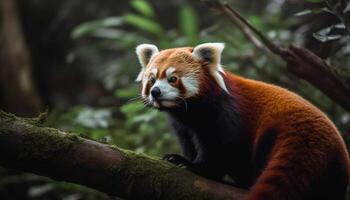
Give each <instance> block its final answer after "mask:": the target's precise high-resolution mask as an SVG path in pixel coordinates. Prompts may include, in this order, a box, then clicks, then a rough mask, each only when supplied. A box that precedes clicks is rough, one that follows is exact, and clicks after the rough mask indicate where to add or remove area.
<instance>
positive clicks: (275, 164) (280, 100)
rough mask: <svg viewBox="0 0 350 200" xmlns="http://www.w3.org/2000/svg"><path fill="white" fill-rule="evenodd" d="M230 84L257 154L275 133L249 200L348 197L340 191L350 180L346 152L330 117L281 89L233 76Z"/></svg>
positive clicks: (227, 79)
mask: <svg viewBox="0 0 350 200" xmlns="http://www.w3.org/2000/svg"><path fill="white" fill-rule="evenodd" d="M226 84H228V85H229V90H230V91H231V93H232V94H236V95H235V98H236V99H237V103H238V108H239V109H240V112H241V113H242V117H243V121H244V122H245V127H246V129H247V130H248V133H249V136H250V138H251V143H252V148H253V153H256V152H254V150H255V149H256V148H257V146H258V144H259V142H260V141H261V140H262V139H263V138H264V137H266V135H268V134H276V141H275V145H274V147H273V149H272V151H271V153H270V155H269V158H268V161H267V166H266V168H265V169H264V170H263V171H262V174H261V176H260V177H259V178H258V179H257V181H256V184H255V185H254V186H253V187H252V188H251V194H250V195H249V198H248V199H249V200H257V199H271V200H272V199H276V200H280V199H314V198H316V196H317V195H323V197H322V199H323V198H324V199H344V197H343V196H342V195H344V193H343V192H341V191H342V190H344V187H346V185H347V182H348V180H349V176H350V173H349V166H350V165H349V158H348V153H347V151H346V146H345V144H344V141H343V139H342V138H341V136H340V134H339V132H338V131H337V129H336V127H335V126H334V124H333V123H332V122H331V121H330V120H329V119H328V117H327V116H326V115H324V114H323V113H322V112H321V111H320V110H319V109H317V108H316V107H315V106H313V105H311V104H310V103H309V102H308V101H306V100H304V99H303V98H301V97H300V96H298V95H296V94H294V93H292V92H289V91H287V90H285V89H283V88H280V87H277V86H273V85H270V84H266V83H262V82H259V81H253V80H249V79H245V78H242V77H238V76H235V75H232V74H230V73H227V75H226ZM325 179H328V180H325ZM311 188H313V189H312V190H310V189H311ZM286 194H288V195H286ZM301 194H302V195H305V196H299V195H301ZM327 195H329V196H327Z"/></svg>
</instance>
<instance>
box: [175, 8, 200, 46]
mask: <svg viewBox="0 0 350 200" xmlns="http://www.w3.org/2000/svg"><path fill="white" fill-rule="evenodd" d="M179 23H180V29H181V31H182V33H183V34H184V35H185V36H186V37H187V38H188V42H189V43H190V44H196V43H198V40H199V39H198V35H199V27H198V17H197V13H196V12H195V10H194V9H193V8H192V7H191V6H189V5H188V6H184V7H182V8H181V10H180V12H179Z"/></svg>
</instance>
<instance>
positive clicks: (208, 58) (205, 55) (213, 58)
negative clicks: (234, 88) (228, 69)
mask: <svg viewBox="0 0 350 200" xmlns="http://www.w3.org/2000/svg"><path fill="white" fill-rule="evenodd" d="M224 48H225V44H224V43H204V44H200V45H198V46H196V47H194V49H193V53H192V55H193V57H194V59H196V60H201V61H203V62H205V63H206V65H207V66H209V67H210V72H211V74H212V75H213V77H214V79H215V80H216V82H217V83H218V85H219V86H220V87H221V88H222V89H223V90H224V91H226V92H227V93H228V90H227V87H226V84H225V81H224V79H223V77H222V74H225V72H224V70H223V69H222V66H221V53H222V51H223V50H224Z"/></svg>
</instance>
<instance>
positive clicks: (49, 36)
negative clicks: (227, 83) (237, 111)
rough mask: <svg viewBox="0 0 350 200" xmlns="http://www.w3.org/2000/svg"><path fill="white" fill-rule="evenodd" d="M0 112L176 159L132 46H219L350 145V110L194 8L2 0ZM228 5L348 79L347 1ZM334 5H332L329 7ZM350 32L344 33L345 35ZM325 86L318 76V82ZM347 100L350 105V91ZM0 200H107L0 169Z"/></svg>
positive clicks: (142, 2)
mask: <svg viewBox="0 0 350 200" xmlns="http://www.w3.org/2000/svg"><path fill="white" fill-rule="evenodd" d="M0 2H1V3H0V9H1V15H0V109H3V110H5V111H7V112H12V113H15V114H17V115H19V116H24V117H33V116H37V115H38V114H39V113H40V112H44V111H49V121H48V122H47V125H48V126H52V127H57V128H60V129H62V130H65V131H72V132H78V133H81V134H83V135H82V136H84V137H88V138H92V139H95V140H99V141H103V142H108V143H111V144H116V145H118V146H119V147H122V148H127V149H132V150H135V151H137V152H145V153H147V154H151V155H156V156H160V155H162V154H165V153H170V152H179V147H178V145H177V143H176V140H175V137H174V135H173V134H172V132H171V130H170V129H169V126H168V123H167V120H166V116H165V115H164V114H163V113H160V112H158V111H156V110H152V109H148V108H145V107H144V105H143V104H142V102H140V101H137V100H133V98H135V97H137V96H138V93H139V87H138V85H137V84H136V83H135V82H134V79H135V78H136V75H137V74H138V72H139V70H140V66H139V64H138V61H137V59H136V56H135V53H134V50H135V46H137V45H138V44H140V43H154V44H156V45H157V46H158V47H159V48H161V49H165V48H170V47H177V46H193V45H196V44H199V43H202V42H207V41H218V42H225V43H226V48H225V50H224V53H223V61H222V63H223V64H224V66H225V68H226V69H229V70H230V71H232V72H233V73H236V74H239V75H242V76H245V77H249V78H252V79H258V80H262V81H265V82H269V83H273V84H277V85H280V86H283V87H285V88H288V89H289V90H291V91H294V92H296V93H298V94H299V95H301V96H303V97H304V98H306V99H307V100H309V101H311V102H312V103H314V104H315V105H316V106H318V107H319V108H320V109H321V110H322V111H324V112H325V113H326V114H327V115H328V116H329V117H330V118H331V119H332V120H333V122H334V123H335V124H336V126H337V127H338V129H339V130H340V132H341V133H342V135H343V137H344V139H345V140H346V141H347V144H348V145H350V113H349V110H348V111H346V110H345V109H344V108H342V107H341V106H339V105H338V104H337V103H336V102H334V101H332V100H331V99H330V98H329V97H327V96H326V95H325V94H323V93H322V92H321V91H320V90H318V89H317V88H316V87H315V86H313V85H310V84H309V83H307V82H305V81H303V80H302V79H299V78H298V77H296V76H293V75H292V74H290V73H289V72H288V71H287V70H286V68H285V64H284V63H283V62H282V61H281V60H280V59H278V58H277V57H273V56H272V57H271V55H267V54H266V53H265V52H264V51H261V49H257V48H256V47H255V46H254V45H253V44H251V42H249V41H247V40H246V38H245V37H244V35H242V33H241V31H240V30H239V29H238V28H237V27H236V26H234V25H233V24H232V23H231V22H230V21H228V20H227V19H226V18H225V17H223V16H220V15H218V13H216V12H214V11H213V10H211V9H209V8H208V7H207V6H206V5H205V4H203V3H201V2H200V1H194V0H192V1H185V0H167V1H160V0H159V1H156V0H149V1H146V0H131V1H127V0H119V1H117V0H103V1H101V0H74V1H73V0H60V1H50V0H17V1H16V0H1V1H0ZM228 2H229V4H230V5H231V6H233V7H234V8H235V9H237V10H238V11H240V12H241V14H242V15H243V16H244V17H245V18H246V19H247V20H248V21H249V22H250V23H251V24H252V25H253V26H254V27H256V28H257V29H259V30H260V31H262V32H263V33H264V34H265V35H266V36H268V38H270V39H271V40H273V41H274V42H275V43H276V44H279V45H281V46H286V47H287V46H288V45H290V44H295V45H298V46H302V47H305V48H307V49H309V50H311V51H312V52H314V53H315V54H316V55H318V56H320V57H321V58H323V59H324V60H325V61H326V62H327V63H328V64H329V65H331V66H333V67H334V70H335V71H337V72H338V73H339V74H340V75H341V76H342V77H343V78H344V80H345V81H346V82H347V83H349V82H350V40H349V35H350V34H349V30H350V29H349V23H350V20H349V16H350V4H349V3H347V4H346V1H339V2H342V4H341V5H342V6H343V7H344V9H343V11H344V13H345V15H344V16H340V15H338V14H339V13H336V12H335V11H334V10H332V9H331V3H332V2H335V1H322V0H245V1H240V0H230V1H228ZM330 2H331V3H330ZM347 28H348V29H347ZM318 78H319V79H322V78H324V77H318ZM343 95H348V97H349V101H350V94H343ZM0 199H9V200H12V199H31V200H41V199H60V200H61V199H62V200H78V199H110V197H108V196H106V195H105V194H102V193H99V192H96V191H94V190H91V189H88V188H85V187H82V186H79V185H75V184H68V183H62V182H55V181H52V180H49V179H47V178H44V177H39V176H36V175H33V174H27V173H22V172H18V171H13V170H8V169H4V168H0Z"/></svg>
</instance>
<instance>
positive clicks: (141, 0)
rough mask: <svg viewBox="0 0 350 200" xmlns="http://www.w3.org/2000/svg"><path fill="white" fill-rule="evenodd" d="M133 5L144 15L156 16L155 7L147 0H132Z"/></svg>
mask: <svg viewBox="0 0 350 200" xmlns="http://www.w3.org/2000/svg"><path fill="white" fill-rule="evenodd" d="M131 6H132V7H133V8H135V9H136V10H137V11H138V12H140V13H141V14H142V15H144V16H147V17H154V11H153V8H152V7H151V5H150V4H149V3H148V2H147V1H145V0H133V1H131Z"/></svg>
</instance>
